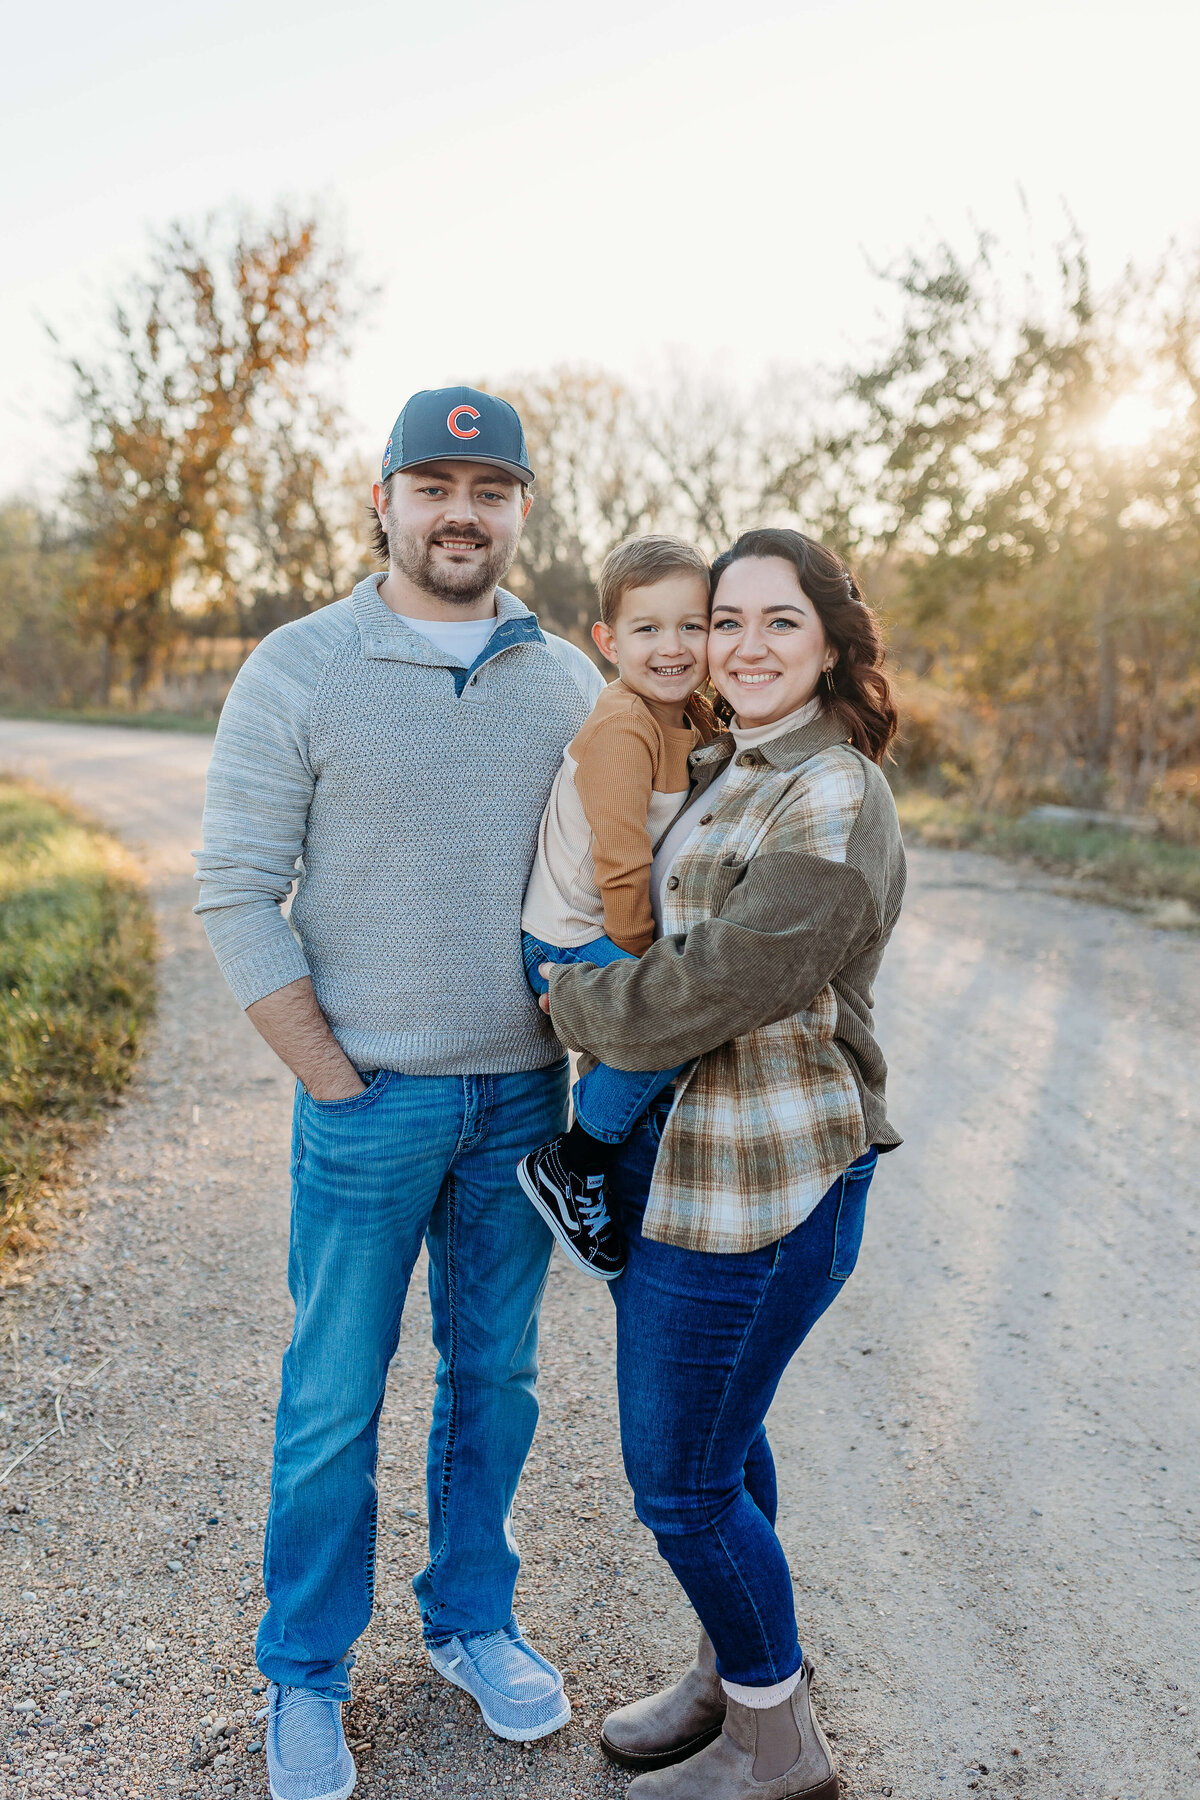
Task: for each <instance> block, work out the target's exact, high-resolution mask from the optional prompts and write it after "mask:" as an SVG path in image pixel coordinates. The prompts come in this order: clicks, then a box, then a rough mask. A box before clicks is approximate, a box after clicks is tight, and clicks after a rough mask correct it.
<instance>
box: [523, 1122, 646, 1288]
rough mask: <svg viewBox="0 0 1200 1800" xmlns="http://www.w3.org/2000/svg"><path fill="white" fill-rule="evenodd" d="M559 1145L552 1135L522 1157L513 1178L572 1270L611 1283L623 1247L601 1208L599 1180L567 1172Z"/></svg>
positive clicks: (618, 1268)
mask: <svg viewBox="0 0 1200 1800" xmlns="http://www.w3.org/2000/svg"><path fill="white" fill-rule="evenodd" d="M562 1143H563V1140H562V1138H560V1137H556V1138H555V1139H554V1140H553V1142H551V1143H549V1144H543V1145H542V1147H541V1149H540V1150H534V1151H532V1152H531V1154H530V1155H529V1156H523V1157H522V1158H521V1160H520V1162H519V1163H518V1164H517V1180H518V1181H519V1182H520V1184H521V1186H522V1188H523V1189H524V1190H525V1194H526V1197H527V1198H528V1199H529V1200H530V1201H532V1203H533V1205H534V1206H536V1207H537V1210H538V1211H539V1212H540V1213H541V1215H542V1217H543V1219H544V1220H545V1221H546V1223H547V1225H548V1226H549V1227H550V1229H551V1231H552V1232H553V1233H554V1235H555V1237H556V1238H557V1239H558V1241H559V1243H560V1244H561V1245H562V1247H563V1249H564V1250H565V1251H566V1253H567V1256H568V1257H569V1258H570V1260H571V1261H572V1262H573V1263H574V1264H575V1267H576V1268H577V1269H582V1271H583V1273H584V1274H585V1275H591V1276H593V1277H594V1278H595V1280H597V1281H615V1280H616V1278H617V1276H618V1275H619V1274H620V1273H621V1270H622V1269H623V1268H624V1267H625V1246H624V1244H623V1243H622V1242H621V1239H620V1237H619V1235H618V1233H617V1228H616V1226H615V1225H614V1224H613V1222H612V1220H611V1219H610V1218H609V1216H608V1208H607V1206H606V1205H605V1204H604V1177H603V1175H577V1174H576V1173H575V1171H574V1169H568V1168H567V1166H566V1164H565V1163H564V1162H563V1160H562V1156H561V1154H560V1152H561V1150H562Z"/></svg>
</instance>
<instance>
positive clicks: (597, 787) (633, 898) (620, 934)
mask: <svg viewBox="0 0 1200 1800" xmlns="http://www.w3.org/2000/svg"><path fill="white" fill-rule="evenodd" d="M688 715H689V718H690V719H691V720H693V721H694V723H689V724H687V725H684V726H683V727H682V728H678V727H674V726H670V725H664V724H662V722H661V721H660V720H659V718H658V717H657V715H656V713H655V711H654V710H653V708H652V707H651V706H650V705H648V704H647V702H646V701H645V700H643V699H642V697H641V696H640V695H639V694H635V693H634V692H633V690H632V688H628V687H626V686H625V684H624V682H622V681H614V682H612V683H611V684H610V686H609V687H607V688H606V689H605V691H604V693H603V694H601V696H600V698H599V700H598V701H597V702H596V706H595V709H594V710H593V712H592V714H591V716H590V718H589V719H588V721H587V723H586V724H585V725H584V727H583V729H582V730H581V731H580V732H579V734H578V735H577V736H576V737H575V738H574V739H573V740H572V742H571V743H570V744H569V745H568V746H567V749H566V752H565V753H564V756H563V761H562V767H561V769H560V770H559V772H558V774H557V776H556V777H555V781H554V786H553V788H552V789H551V791H550V800H549V803H548V804H547V807H546V811H545V813H544V814H543V817H542V824H541V830H540V831H539V833H538V848H537V857H536V859H535V861H534V866H533V873H532V874H531V876H530V878H529V886H528V888H527V889H526V892H525V905H524V908H523V910H522V913H521V925H522V928H523V929H524V930H525V931H527V932H528V933H529V934H530V936H531V937H535V938H538V939H540V940H541V941H542V942H543V943H546V944H554V945H556V946H557V947H558V948H559V949H563V950H568V949H577V948H578V947H579V946H580V945H582V944H590V943H591V942H592V941H593V940H594V939H595V938H598V937H599V936H600V935H601V934H602V933H604V934H606V935H607V936H608V937H610V938H611V939H612V941H613V943H614V944H619V945H620V947H621V949H622V950H628V951H630V952H632V954H633V955H635V956H640V955H641V954H642V952H643V951H644V950H647V949H648V948H649V947H650V945H651V944H652V943H653V942H654V915H653V913H652V911H651V909H650V864H651V862H652V861H653V857H654V846H655V844H656V843H657V842H658V840H659V839H660V838H661V837H662V835H663V833H664V832H665V831H666V830H667V828H668V826H669V825H670V824H671V821H672V820H673V819H674V817H675V815H676V814H677V813H678V811H679V809H680V807H681V806H682V805H683V803H684V801H685V800H686V799H687V796H688V787H689V779H690V778H689V775H688V757H689V756H690V755H691V753H692V751H693V750H695V749H696V748H697V747H698V746H699V745H701V744H705V743H707V742H708V741H709V739H710V738H711V737H712V735H713V729H714V726H713V719H712V714H711V712H710V711H709V708H708V706H707V705H706V703H705V702H704V701H703V700H700V699H698V698H697V697H696V696H693V697H692V699H691V700H689V702H688Z"/></svg>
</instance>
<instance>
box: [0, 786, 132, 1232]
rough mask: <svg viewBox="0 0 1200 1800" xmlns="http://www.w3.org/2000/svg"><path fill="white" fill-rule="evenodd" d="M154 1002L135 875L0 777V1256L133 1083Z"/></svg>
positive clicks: (26, 1228) (101, 844)
mask: <svg viewBox="0 0 1200 1800" xmlns="http://www.w3.org/2000/svg"><path fill="white" fill-rule="evenodd" d="M153 999H154V931H153V925H152V923H151V918H150V912H149V907H148V905H147V902H146V898H145V894H144V892H143V889H142V884H141V880H140V876H139V874H138V872H137V870H136V868H135V867H134V865H133V864H132V863H131V862H130V860H129V859H128V858H127V857H126V856H125V854H124V852H123V851H122V850H121V849H120V847H119V846H118V845H117V844H116V843H115V842H114V841H113V839H111V838H110V837H108V836H107V835H105V834H104V833H103V832H100V831H97V830H95V829H93V828H92V827H90V826H88V825H87V824H85V823H84V822H83V821H82V820H80V819H78V818H76V817H75V816H74V815H73V814H71V813H70V812H68V811H66V810H65V809H64V808H62V807H60V806H58V805H56V804H54V803H53V802H51V801H50V800H49V799H47V798H46V797H45V796H43V795H40V794H37V793H35V792H34V791H32V790H31V789H29V788H26V787H22V786H19V785H17V784H16V783H13V782H8V781H3V780H0V1253H3V1252H5V1251H8V1252H12V1251H14V1250H15V1251H20V1250H24V1249H28V1248H30V1247H32V1246H33V1245H34V1244H35V1243H36V1242H37V1228H38V1211H39V1203H40V1202H42V1201H44V1200H46V1199H47V1198H48V1196H49V1193H50V1191H51V1188H52V1181H53V1177H54V1176H55V1174H56V1173H57V1171H58V1170H59V1168H60V1167H61V1164H62V1161H63V1157H64V1155H65V1152H66V1150H67V1149H68V1148H69V1146H70V1145H71V1143H72V1142H73V1141H74V1140H75V1139H76V1138H77V1136H78V1134H79V1131H80V1128H81V1126H82V1125H83V1124H84V1122H86V1121H87V1120H88V1119H90V1118H93V1117H94V1116H95V1115H96V1113H97V1112H98V1111H99V1109H100V1108H101V1107H102V1106H103V1105H104V1104H105V1103H106V1102H111V1101H112V1099H113V1098H114V1097H115V1096H116V1094H117V1093H119V1091H120V1090H121V1088H123V1087H124V1085H125V1083H126V1082H127V1081H128V1079H129V1076H130V1074H131V1072H132V1069H133V1064H134V1060H135V1057H136V1055H137V1050H138V1045H139V1042H140V1040H141V1035H142V1031H143V1029H144V1027H145V1024H146V1021H147V1020H148V1019H149V1017H150V1014H151V1011H152V1009H153Z"/></svg>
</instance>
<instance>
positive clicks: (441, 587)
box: [373, 462, 529, 606]
mask: <svg viewBox="0 0 1200 1800" xmlns="http://www.w3.org/2000/svg"><path fill="white" fill-rule="evenodd" d="M373 498H374V501H375V510H376V512H378V513H379V520H380V524H381V525H382V526H383V528H384V530H385V531H386V533H387V540H388V555H389V557H390V558H391V562H392V566H393V568H396V569H399V570H400V572H401V573H402V574H403V575H405V576H406V577H407V578H408V580H409V581H411V582H412V583H413V585H414V587H418V588H420V589H422V591H423V592H424V593H427V594H430V595H432V596H433V597H434V598H435V599H438V600H444V601H449V602H450V603H451V605H454V604H456V603H457V604H459V605H462V606H471V605H473V604H474V603H475V601H477V600H479V599H481V598H482V596H483V595H484V594H486V593H489V592H490V591H491V589H492V588H494V587H495V585H496V583H497V582H498V581H499V580H501V578H502V577H503V576H504V575H505V574H506V573H507V572H508V570H509V568H510V567H511V565H512V560H513V557H514V556H515V555H516V553H517V544H518V542H519V541H520V537H521V526H522V524H523V522H524V519H525V514H526V513H527V512H528V510H529V503H528V501H527V500H526V499H525V498H524V496H523V494H522V492H521V485H520V483H519V482H518V481H517V480H516V479H515V477H514V476H512V475H509V474H506V473H505V471H504V470H503V469H493V468H490V467H489V466H488V465H487V464H486V463H468V462H445V463H437V462H432V463H422V464H421V465H420V467H419V468H415V469H401V470H400V471H399V472H398V473H397V474H395V475H394V476H393V477H392V486H391V494H390V497H389V500H388V507H387V512H386V514H384V513H383V512H382V511H381V507H382V505H383V498H384V496H383V487H382V485H381V484H379V483H376V486H375V488H374V490H373Z"/></svg>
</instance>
